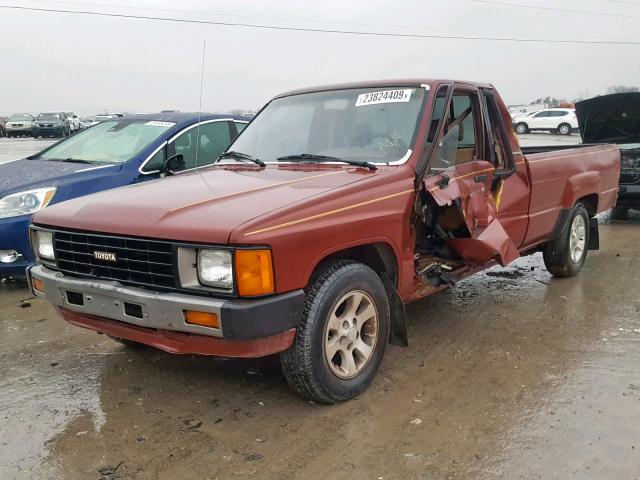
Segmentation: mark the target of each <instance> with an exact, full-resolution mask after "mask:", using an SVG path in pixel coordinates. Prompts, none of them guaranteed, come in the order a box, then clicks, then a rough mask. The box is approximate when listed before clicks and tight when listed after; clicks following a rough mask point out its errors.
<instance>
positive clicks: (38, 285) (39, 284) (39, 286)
mask: <svg viewBox="0 0 640 480" xmlns="http://www.w3.org/2000/svg"><path fill="white" fill-rule="evenodd" d="M31 284H32V285H33V289H34V290H37V291H39V292H40V293H44V282H43V281H42V280H40V279H39V278H35V277H31Z"/></svg>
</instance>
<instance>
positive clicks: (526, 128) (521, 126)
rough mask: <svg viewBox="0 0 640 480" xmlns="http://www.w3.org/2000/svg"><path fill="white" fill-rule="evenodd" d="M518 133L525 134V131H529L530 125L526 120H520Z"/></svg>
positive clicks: (517, 126)
mask: <svg viewBox="0 0 640 480" xmlns="http://www.w3.org/2000/svg"><path fill="white" fill-rule="evenodd" d="M516 133H517V134H518V135H524V134H525V133H529V126H528V125H527V124H526V123H524V122H520V123H519V124H517V125H516Z"/></svg>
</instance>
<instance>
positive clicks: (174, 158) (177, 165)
mask: <svg viewBox="0 0 640 480" xmlns="http://www.w3.org/2000/svg"><path fill="white" fill-rule="evenodd" d="M185 167H186V166H185V163H184V155H182V154H181V153H176V154H175V155H171V156H170V157H169V158H167V159H166V160H165V161H164V163H163V164H162V171H163V172H164V173H166V174H167V175H173V174H175V173H177V172H181V171H182V170H184V169H185Z"/></svg>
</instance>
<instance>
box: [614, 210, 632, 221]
mask: <svg viewBox="0 0 640 480" xmlns="http://www.w3.org/2000/svg"><path fill="white" fill-rule="evenodd" d="M611 218H613V219H614V220H626V219H627V218H629V209H628V208H627V207H613V209H611Z"/></svg>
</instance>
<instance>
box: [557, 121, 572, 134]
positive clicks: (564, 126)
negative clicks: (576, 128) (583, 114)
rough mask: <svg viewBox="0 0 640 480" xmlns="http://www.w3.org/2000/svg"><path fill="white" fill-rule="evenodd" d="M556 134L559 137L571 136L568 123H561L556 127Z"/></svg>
mask: <svg viewBox="0 0 640 480" xmlns="http://www.w3.org/2000/svg"><path fill="white" fill-rule="evenodd" d="M558 133H559V134H560V135H571V125H569V124H568V123H562V124H560V126H559V127H558Z"/></svg>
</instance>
